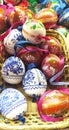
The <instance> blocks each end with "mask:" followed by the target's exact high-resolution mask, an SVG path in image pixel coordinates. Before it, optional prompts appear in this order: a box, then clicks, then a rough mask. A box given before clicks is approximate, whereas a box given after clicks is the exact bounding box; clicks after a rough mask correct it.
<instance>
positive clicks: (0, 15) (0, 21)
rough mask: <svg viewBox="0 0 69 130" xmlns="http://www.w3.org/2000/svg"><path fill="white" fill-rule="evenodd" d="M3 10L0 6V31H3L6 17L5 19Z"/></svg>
mask: <svg viewBox="0 0 69 130" xmlns="http://www.w3.org/2000/svg"><path fill="white" fill-rule="evenodd" d="M4 14H5V11H4V9H3V8H0V33H2V32H4V30H5V28H6V19H5V16H4Z"/></svg>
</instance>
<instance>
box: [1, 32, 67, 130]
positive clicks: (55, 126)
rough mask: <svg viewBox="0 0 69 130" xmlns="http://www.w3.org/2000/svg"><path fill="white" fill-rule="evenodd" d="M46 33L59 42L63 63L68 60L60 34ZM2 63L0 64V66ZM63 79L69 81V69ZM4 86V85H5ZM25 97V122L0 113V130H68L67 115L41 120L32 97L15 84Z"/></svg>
mask: <svg viewBox="0 0 69 130" xmlns="http://www.w3.org/2000/svg"><path fill="white" fill-rule="evenodd" d="M47 35H52V36H55V37H56V38H57V39H58V40H59V41H60V43H61V46H62V48H63V53H64V57H65V64H68V62H69V55H68V48H67V45H66V42H65V40H64V38H63V37H62V35H60V34H59V33H58V32H56V31H54V30H47ZM1 66H2V64H0V67H1ZM0 69H1V68H0ZM62 80H63V81H69V70H68V68H67V69H65V71H64V72H63V78H62ZM5 87H6V85H5ZM16 87H17V89H19V90H20V91H21V92H22V93H23V94H24V95H25V96H26V98H27V102H28V111H27V112H26V115H25V118H26V123H25V124H23V123H22V122H20V121H18V120H17V121H11V120H8V119H6V118H4V117H2V116H1V115H0V130H69V128H68V127H69V117H67V118H66V119H64V120H63V121H59V122H55V123H54V122H43V121H42V120H41V119H40V117H39V115H38V112H37V105H36V103H33V102H32V99H31V98H30V97H28V96H27V95H26V94H25V93H24V92H23V90H22V87H21V85H18V86H16Z"/></svg>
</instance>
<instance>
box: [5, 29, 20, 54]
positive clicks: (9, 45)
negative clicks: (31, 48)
mask: <svg viewBox="0 0 69 130" xmlns="http://www.w3.org/2000/svg"><path fill="white" fill-rule="evenodd" d="M19 37H22V33H21V32H20V31H19V30H17V29H12V30H11V31H10V33H9V34H8V35H7V36H6V37H5V38H4V46H5V49H6V51H7V52H8V53H9V54H11V55H12V54H14V45H15V44H16V43H17V42H18V38H19Z"/></svg>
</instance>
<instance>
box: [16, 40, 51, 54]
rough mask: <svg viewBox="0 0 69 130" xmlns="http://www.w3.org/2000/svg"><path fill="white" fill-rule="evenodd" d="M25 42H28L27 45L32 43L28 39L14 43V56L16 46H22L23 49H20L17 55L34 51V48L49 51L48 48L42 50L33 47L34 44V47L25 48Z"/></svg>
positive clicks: (38, 49)
mask: <svg viewBox="0 0 69 130" xmlns="http://www.w3.org/2000/svg"><path fill="white" fill-rule="evenodd" d="M26 44H28V45H30V44H31V45H32V43H31V42H30V41H27V40H21V41H18V42H17V43H16V44H15V46H14V56H16V49H17V47H19V48H24V50H21V51H20V52H19V54H18V55H21V54H22V53H25V52H27V51H36V50H37V51H41V52H42V51H43V52H45V53H49V52H48V50H44V49H41V48H39V47H35V46H34V48H33V47H32V46H31V47H29V48H27V47H25V45H26Z"/></svg>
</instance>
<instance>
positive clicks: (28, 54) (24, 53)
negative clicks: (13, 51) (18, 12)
mask: <svg viewBox="0 0 69 130" xmlns="http://www.w3.org/2000/svg"><path fill="white" fill-rule="evenodd" d="M17 56H18V57H19V58H20V59H21V60H22V61H23V62H24V64H25V65H28V64H30V63H34V64H35V65H36V66H38V65H39V64H40V63H41V60H42V58H43V52H41V51H39V50H38V48H37V47H35V46H26V49H25V48H23V49H21V50H20V51H19V52H18V53H17Z"/></svg>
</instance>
